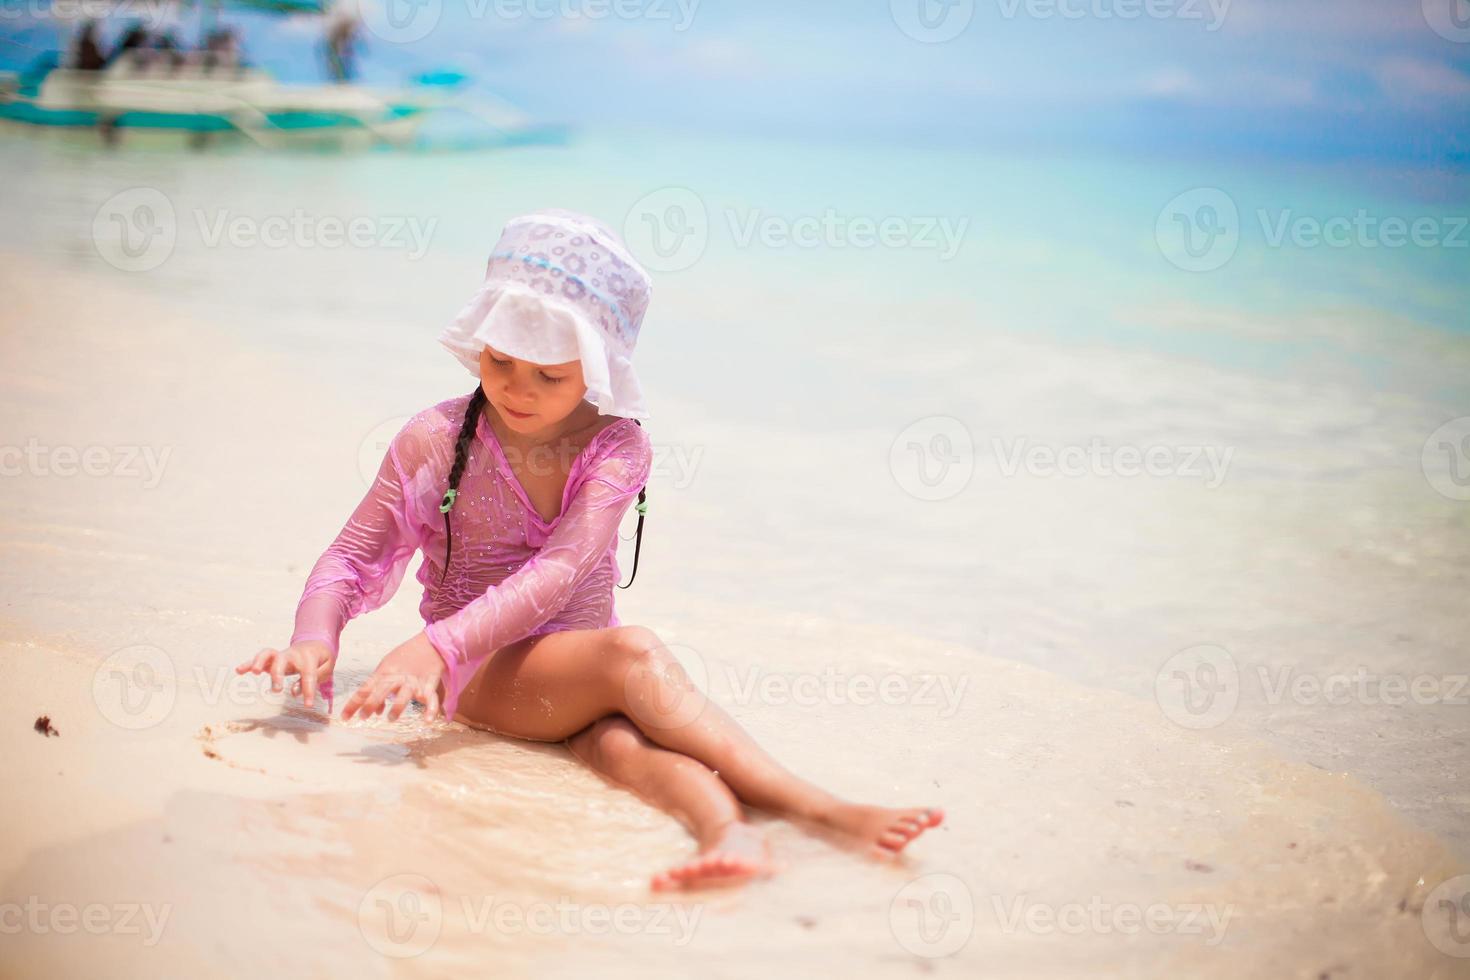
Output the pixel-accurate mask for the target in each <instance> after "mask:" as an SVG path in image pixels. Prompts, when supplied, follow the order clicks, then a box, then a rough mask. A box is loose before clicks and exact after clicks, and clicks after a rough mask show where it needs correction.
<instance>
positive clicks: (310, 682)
mask: <svg viewBox="0 0 1470 980" xmlns="http://www.w3.org/2000/svg"><path fill="white" fill-rule="evenodd" d="M300 674H301V680H299V681H297V683H296V690H297V692H298V693H300V694H302V700H303V701H305V702H306V706H307V707H308V708H310V707H311V706H312V702H313V701H315V700H316V664H315V663H313V662H312V659H311V657H310V656H307V657H303V658H302V661H301V666H300Z"/></svg>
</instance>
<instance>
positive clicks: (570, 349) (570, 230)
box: [439, 208, 653, 419]
mask: <svg viewBox="0 0 1470 980" xmlns="http://www.w3.org/2000/svg"><path fill="white" fill-rule="evenodd" d="M652 288H653V283H652V281H651V280H650V279H649V276H648V273H647V272H646V271H645V270H644V269H643V267H642V266H641V265H639V264H638V262H637V261H636V260H635V259H634V258H633V256H632V255H631V254H630V253H629V252H628V249H627V246H626V245H624V244H623V241H622V239H621V238H619V237H618V235H617V233H616V232H614V231H613V230H612V229H611V228H609V227H608V226H607V225H605V224H603V223H602V222H600V221H598V220H597V219H596V218H592V217H589V216H587V215H585V214H579V213H577V212H575V211H566V210H562V209H560V208H550V209H547V210H544V211H534V212H532V213H530V214H526V215H522V216H520V217H518V218H512V219H511V220H510V221H508V222H506V224H505V228H504V230H503V231H502V232H501V233H500V240H499V241H497V242H496V243H495V249H494V251H492V252H491V254H490V260H489V262H488V263H486V266H485V281H484V282H483V283H482V284H481V285H480V288H479V290H477V291H476V292H475V294H474V296H472V297H471V298H470V301H469V302H468V303H466V304H465V306H464V308H463V309H461V310H460V311H459V313H458V315H456V316H455V318H454V319H453V320H452V321H451V322H450V324H449V326H447V327H445V328H444V332H443V333H441V334H440V335H439V343H441V344H443V345H444V347H445V348H446V349H447V350H448V351H449V352H450V353H451V354H453V355H454V356H455V358H456V359H458V360H459V362H460V363H461V364H463V365H464V366H465V369H466V370H468V371H469V372H470V373H471V374H473V375H474V376H475V377H476V378H478V377H480V352H481V351H482V350H484V349H485V347H486V346H490V347H493V348H495V349H496V350H497V351H499V352H500V353H502V354H509V355H510V356H511V357H515V358H519V359H520V360H523V361H530V362H531V363H533V364H562V363H565V362H567V361H574V360H579V361H581V362H582V365H581V366H582V378H583V380H584V381H585V382H586V383H587V394H586V396H585V397H586V400H587V401H590V402H592V403H593V404H594V405H596V406H597V410H598V412H599V413H601V414H603V415H620V416H625V417H627V418H634V419H646V418H648V417H649V415H648V410H647V408H646V407H645V405H644V401H643V388H642V386H641V385H640V384H639V383H638V376H637V375H636V374H634V373H633V363H632V357H633V348H634V346H635V345H636V344H637V341H638V331H639V329H640V328H641V327H642V325H643V314H644V311H646V310H647V309H648V301H649V298H650V295H651V293H652Z"/></svg>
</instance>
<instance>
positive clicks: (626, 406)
mask: <svg viewBox="0 0 1470 980" xmlns="http://www.w3.org/2000/svg"><path fill="white" fill-rule="evenodd" d="M650 290H651V283H650V282H649V278H648V275H647V273H646V272H645V271H644V270H643V269H642V267H640V266H639V265H638V263H637V262H636V261H635V260H634V259H633V258H632V256H631V255H629V254H628V252H627V250H626V247H625V246H624V245H623V243H622V241H621V240H620V239H619V238H618V236H617V235H616V234H615V233H614V232H613V231H612V230H611V229H609V228H608V227H607V226H606V225H604V224H602V223H601V222H598V221H596V220H595V219H593V218H590V217H587V216H585V215H581V214H576V213H574V212H570V211H563V210H560V209H552V210H546V211H538V212H535V213H532V214H528V215H525V216H522V217H519V218H515V219H513V220H511V221H510V222H508V223H507V224H506V226H505V230H504V231H503V233H502V234H501V237H500V240H499V241H498V242H497V243H496V246H495V250H494V252H493V254H492V255H491V256H490V261H489V265H488V267H487V269H486V275H485V282H484V284H483V285H482V286H481V287H480V289H479V291H478V292H477V293H476V294H475V295H474V296H473V297H472V298H471V300H470V302H469V303H468V304H466V305H465V307H464V308H463V309H462V310H461V311H460V312H459V314H458V315H457V316H456V317H455V319H454V321H453V322H452V323H451V324H450V326H449V327H448V328H447V329H446V330H445V331H444V333H443V334H442V335H441V337H440V343H442V344H443V345H444V346H445V347H446V348H447V349H448V350H449V351H450V352H451V353H452V354H454V355H455V357H456V358H458V359H459V361H460V362H461V363H462V364H464V366H465V367H466V368H467V369H468V370H469V371H470V373H471V374H473V375H475V376H476V377H478V378H479V385H478V386H477V387H476V388H475V390H474V391H473V392H472V393H471V394H469V395H463V396H460V397H458V398H451V399H449V400H448V401H444V402H440V403H439V404H438V405H435V406H433V407H432V408H428V409H425V410H424V411H422V412H420V413H419V414H418V415H415V416H414V417H413V418H412V419H410V420H409V422H408V423H407V424H406V425H405V426H404V427H403V428H402V429H401V430H400V431H399V432H398V434H397V435H396V436H395V437H394V438H393V440H392V442H391V443H390V445H389V447H388V452H387V453H386V455H385V456H384V458H383V462H382V465H381V467H380V468H379V470H378V474H377V478H376V480H375V482H374V484H373V486H372V488H371V489H370V490H369V491H368V493H367V495H366V496H365V497H364V498H363V500H362V502H361V503H360V504H358V506H357V509H356V510H355V511H354V512H353V514H352V516H351V518H350V519H349V520H348V522H347V524H346V526H345V527H344V528H343V529H342V531H341V533H340V534H338V535H337V537H336V539H335V540H334V541H333V542H332V544H331V545H330V546H329V547H328V548H327V550H326V552H325V553H324V554H323V555H322V556H321V558H320V560H318V561H317V563H316V565H315V566H314V567H313V569H312V571H311V574H310V576H309V577H308V579H307V583H306V588H305V591H304V593H303V595H302V598H301V602H300V604H299V605H298V606H297V610H296V628H295V632H294V633H293V634H292V636H291V644H290V646H289V647H287V648H286V649H285V650H274V649H266V650H262V651H261V652H260V653H259V654H257V655H256V657H255V658H254V659H253V660H251V661H248V662H246V663H243V664H241V665H239V666H238V667H237V668H236V671H237V672H238V673H269V674H270V675H271V686H272V689H273V690H276V691H279V690H281V684H282V677H283V675H286V674H297V675H299V677H298V679H297V681H296V683H295V686H294V689H293V693H294V694H300V695H301V696H302V698H303V700H304V701H305V703H306V705H307V706H311V705H312V704H313V703H314V699H315V696H316V692H317V690H318V689H319V690H320V691H321V693H322V695H323V696H325V697H326V698H327V706H328V712H329V713H330V711H331V707H332V671H333V668H334V667H335V665H336V660H337V653H338V638H339V636H340V635H341V632H342V628H343V626H344V625H345V624H346V623H347V621H348V620H349V619H351V618H352V617H354V616H357V615H360V614H361V613H364V612H369V611H371V610H373V609H376V608H378V607H379V606H381V605H383V604H384V603H385V602H387V601H388V600H389V599H390V598H392V596H393V593H394V592H395V591H396V590H397V588H398V585H399V582H400V581H401V580H402V577H403V573H404V571H405V570H406V568H407V566H408V562H409V560H410V559H411V558H412V557H413V555H414V553H415V552H416V551H420V550H422V551H423V553H424V560H423V562H422V564H421V565H420V568H419V572H418V579H419V582H420V583H421V584H422V585H423V587H424V597H423V601H422V602H421V603H420V606H419V611H420V613H421V614H422V616H423V618H424V622H425V623H426V624H427V626H426V628H425V629H424V630H423V631H422V632H420V633H419V634H417V635H416V636H414V637H413V638H411V639H409V640H408V641H407V642H405V643H403V644H401V645H399V646H398V647H397V648H395V649H394V650H392V651H391V652H390V653H389V654H388V655H387V656H386V657H384V658H383V660H382V662H381V663H380V664H379V665H378V668H377V670H376V671H374V672H373V675H372V676H371V677H370V678H368V679H367V680H366V681H365V682H364V683H363V684H362V685H361V686H360V687H359V688H358V689H357V690H356V691H355V692H353V694H352V696H351V697H350V698H349V699H348V700H347V703H346V705H345V706H344V707H343V710H342V717H343V718H344V719H347V718H351V717H353V716H354V715H372V714H381V713H382V712H383V711H384V709H385V708H386V707H387V704H388V701H389V700H390V699H391V700H392V706H391V708H389V709H388V712H387V717H388V718H390V719H397V718H398V717H399V716H400V715H401V714H402V713H403V711H404V709H405V708H406V707H407V706H408V704H409V702H410V701H411V700H415V699H417V700H418V701H420V702H422V703H423V704H424V706H425V710H424V717H425V719H433V718H435V717H438V716H439V715H440V713H441V711H442V714H443V715H444V716H445V717H447V718H452V719H453V720H455V721H458V722H461V723H462V724H465V725H469V726H472V727H475V728H480V729H485V730H489V731H493V732H497V733H500V734H502V735H510V736H515V737H517V738H525V739H534V740H540V741H563V740H564V741H565V742H566V744H567V746H568V748H569V749H570V750H571V752H572V753H573V754H574V755H575V756H576V757H577V758H579V759H581V760H582V761H583V762H585V763H586V764H587V765H589V766H590V767H592V768H593V769H595V770H596V771H597V772H599V773H602V774H603V775H604V776H606V777H608V778H609V779H611V780H613V781H615V782H617V783H620V784H622V785H624V786H626V787H628V788H629V789H631V790H632V791H633V792H635V793H637V794H638V795H639V796H641V797H642V798H644V799H645V800H647V801H649V802H650V803H652V804H653V805H655V806H658V807H660V808H662V809H664V810H666V811H667V812H669V813H670V814H672V815H673V816H675V817H677V818H678V819H680V820H682V821H683V822H684V823H685V824H686V825H687V826H688V827H689V829H690V830H691V832H692V833H693V834H694V836H695V838H696V839H697V840H698V843H699V854H698V856H697V857H695V858H694V859H692V860H691V861H689V862H688V863H686V864H683V865H681V866H679V867H676V868H673V869H671V870H669V871H667V872H665V873H663V874H660V875H657V876H655V877H654V879H653V887H654V888H656V889H663V888H678V887H691V886H699V885H708V884H715V883H722V884H723V883H729V882H731V881H735V880H740V879H745V878H749V877H752V876H757V875H765V874H768V873H770V872H771V871H772V870H773V869H772V865H771V859H770V854H769V851H768V849H767V847H766V843H765V841H764V839H763V838H762V836H761V835H760V834H759V832H757V831H756V830H755V829H754V828H753V827H751V825H749V824H747V823H746V822H745V820H744V815H743V811H742V809H741V807H740V802H744V803H746V804H749V805H750V806H752V807H757V808H760V809H763V810H767V811H769V812H771V813H775V814H779V815H782V816H785V817H788V818H792V819H796V820H799V821H801V822H802V823H804V824H805V825H807V826H808V827H810V828H812V829H816V830H826V831H832V832H835V833H836V835H837V836H839V837H841V838H845V839H847V840H850V841H853V842H856V843H858V844H861V845H863V846H864V847H866V848H867V849H868V850H869V851H870V852H871V853H873V854H875V855H879V856H884V855H893V854H896V853H897V852H898V851H900V850H902V849H903V847H904V846H905V845H906V844H908V843H909V841H911V840H913V839H914V838H915V837H917V836H918V835H919V834H920V833H922V832H923V831H925V830H927V829H928V828H930V827H934V826H936V825H938V824H939V822H940V821H941V820H942V819H943V814H942V812H941V811H939V810H937V809H911V810H896V809H887V808H881V807H875V806H864V805H860V804H856V803H849V802H845V801H843V800H839V799H837V798H836V797H834V796H832V795H831V794H829V793H827V792H824V791H823V790H821V789H818V788H817V787H815V786H813V785H811V784H810V783H808V782H806V781H804V780H802V779H800V778H798V777H797V776H795V775H793V774H792V773H790V772H788V771H787V770H786V769H784V768H782V767H781V766H780V765H779V764H778V763H777V762H776V761H775V760H773V759H772V758H771V757H770V756H769V755H767V754H766V753H765V752H764V751H763V750H762V749H761V748H760V747H759V746H758V745H756V743H755V742H754V741H753V740H752V739H751V738H750V736H749V735H747V734H746V733H745V732H744V731H743V730H742V729H741V728H740V726H739V725H737V724H736V723H735V721H734V720H733V719H732V718H730V716H729V715H728V714H726V713H725V712H724V710H722V709H721V708H720V707H719V705H717V704H715V703H714V702H713V701H710V700H707V699H706V698H705V697H704V696H703V694H702V693H701V692H700V691H699V690H698V689H697V688H696V687H694V685H692V684H691V683H690V681H689V679H688V677H687V675H685V674H684V672H683V671H682V670H681V669H680V668H679V663H678V660H677V659H676V658H675V657H674V656H673V655H672V654H671V653H670V652H669V650H668V649H667V648H666V647H665V646H664V645H663V643H662V642H661V641H660V640H659V638H658V636H657V635H655V634H654V633H653V631H651V630H649V629H647V628H646V627H642V626H634V625H622V624H620V623H619V621H618V618H617V615H616V612H615V611H614V608H613V587H614V585H615V584H616V583H617V581H618V578H619V577H620V574H619V570H618V564H617V557H616V552H617V541H618V527H619V524H620V522H621V520H622V517H623V515H624V514H626V513H627V511H628V509H629V507H630V505H632V503H633V498H634V497H637V498H638V504H637V506H638V511H639V515H640V516H639V535H640V541H641V533H642V521H643V518H642V514H643V510H644V504H643V498H644V493H643V488H644V486H645V484H646V482H647V480H648V476H649V471H650V469H651V466H652V449H651V446H650V443H649V438H648V435H647V433H646V432H644V430H643V428H642V423H641V422H639V421H638V420H639V419H642V418H647V417H648V413H647V412H646V411H645V410H644V405H643V394H642V390H641V388H640V386H639V384H638V379H637V378H636V376H635V375H634V373H633V367H632V363H631V357H632V353H633V347H634V344H635V342H636V340H637V336H638V331H639V328H640V326H641V325H642V321H643V315H644V311H645V310H646V309H647V307H648V300H649V295H650ZM636 565H637V562H636V553H635V562H634V566H635V567H634V575H636V574H637V567H636ZM630 583H631V580H630Z"/></svg>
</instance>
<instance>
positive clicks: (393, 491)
mask: <svg viewBox="0 0 1470 980" xmlns="http://www.w3.org/2000/svg"><path fill="white" fill-rule="evenodd" d="M413 425H414V422H413V421H410V422H409V423H408V425H406V426H404V428H403V429H402V430H400V432H399V433H398V435H396V436H395V437H394V439H393V442H392V443H390V444H389V446H388V451H387V452H386V453H385V454H384V455H383V461H382V464H381V465H380V466H379V467H378V473H377V476H376V477H375V478H374V480H373V485H372V487H371V488H369V489H368V492H367V494H366V495H365V496H364V497H363V498H362V501H361V502H360V503H359V504H358V505H357V508H356V509H355V510H354V511H353V512H352V515H351V516H350V517H349V518H348V520H347V523H346V525H345V526H344V527H343V528H342V530H341V531H340V532H338V534H337V537H336V538H335V539H334V540H333V541H332V543H331V544H330V545H328V546H327V550H326V551H324V552H323V553H322V556H321V557H320V558H318V559H317V562H316V564H315V565H314V566H313V567H312V570H311V574H310V575H308V576H307V579H306V587H305V589H304V590H303V592H302V595H301V600H300V602H299V603H297V606H296V624H295V630H294V632H293V633H292V634H291V643H292V645H293V646H294V645H295V644H297V643H304V642H306V641H308V640H318V641H320V642H322V643H324V644H326V645H327V646H328V647H329V648H330V649H331V651H332V660H333V663H335V661H336V657H337V652H338V641H339V639H340V637H341V634H342V628H343V627H344V626H346V625H347V621H348V620H349V619H352V618H353V617H354V616H358V615H361V614H362V613H365V612H371V611H372V610H374V609H377V608H378V607H379V606H382V605H383V604H384V603H386V602H387V601H388V600H389V599H391V598H393V594H394V593H395V592H396V591H397V590H398V586H399V583H400V582H402V580H403V573H404V571H405V570H406V569H407V567H408V562H409V559H411V558H412V557H413V553H414V551H415V550H417V548H418V546H419V541H418V535H417V534H416V533H415V532H414V529H413V526H412V523H411V522H410V520H409V518H408V515H407V507H406V506H405V494H404V489H403V480H402V477H401V472H402V470H401V467H400V464H399V458H398V457H399V452H400V451H401V449H402V448H403V443H404V441H405V439H407V438H409V427H410V426H413ZM322 693H323V694H325V695H326V696H327V698H328V700H329V702H330V699H331V696H332V690H331V678H330V675H329V676H328V679H327V682H326V683H325V684H323V685H322Z"/></svg>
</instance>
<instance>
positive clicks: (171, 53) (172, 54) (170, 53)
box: [153, 30, 186, 69]
mask: <svg viewBox="0 0 1470 980" xmlns="http://www.w3.org/2000/svg"><path fill="white" fill-rule="evenodd" d="M153 48H154V49H155V50H156V51H158V52H159V55H160V56H161V58H162V59H164V60H167V62H168V64H169V67H170V68H175V69H177V68H178V67H179V66H180V65H182V64H183V63H184V62H185V60H186V57H185V55H184V49H183V46H182V45H180V44H179V40H178V38H177V37H175V36H174V32H173V31H171V30H170V31H165V32H163V33H162V34H159V35H158V36H157V37H155V38H154V39H153Z"/></svg>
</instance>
